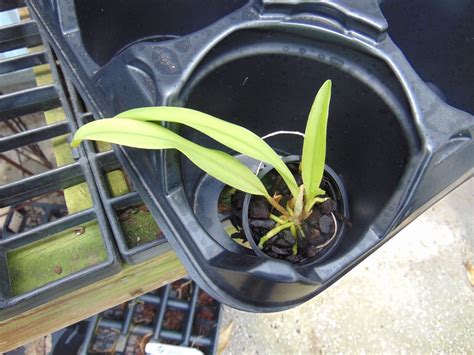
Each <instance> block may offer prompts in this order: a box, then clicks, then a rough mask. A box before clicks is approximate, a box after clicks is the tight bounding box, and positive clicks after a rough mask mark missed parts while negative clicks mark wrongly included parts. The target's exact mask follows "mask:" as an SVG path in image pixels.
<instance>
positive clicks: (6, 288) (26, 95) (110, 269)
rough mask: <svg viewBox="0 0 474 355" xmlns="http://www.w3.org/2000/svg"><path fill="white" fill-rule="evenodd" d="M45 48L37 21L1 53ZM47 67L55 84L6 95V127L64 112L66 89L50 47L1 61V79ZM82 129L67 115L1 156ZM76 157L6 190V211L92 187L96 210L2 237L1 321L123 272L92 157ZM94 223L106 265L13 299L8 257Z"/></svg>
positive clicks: (3, 143) (6, 146)
mask: <svg viewBox="0 0 474 355" xmlns="http://www.w3.org/2000/svg"><path fill="white" fill-rule="evenodd" d="M21 5H23V6H24V4H23V2H22V1H16V2H12V1H10V2H8V1H7V2H5V3H2V5H0V11H3V10H7V9H12V8H15V6H21ZM40 44H41V39H40V36H39V32H38V29H37V26H36V24H35V23H34V22H33V21H26V22H21V23H18V24H15V25H11V26H6V27H0V51H2V52H3V51H8V50H12V49H16V48H22V47H30V46H36V45H40ZM46 63H49V64H50V67H51V72H52V74H53V77H54V79H55V82H54V84H51V85H45V86H41V87H36V88H29V89H19V90H18V91H15V92H10V93H8V94H5V95H3V96H1V95H0V121H1V122H2V123H3V122H5V121H8V120H12V119H15V118H16V117H19V116H22V115H26V114H30V113H35V112H42V111H45V110H49V109H52V108H57V107H61V102H64V101H65V96H64V91H63V87H62V86H61V79H60V77H61V75H62V74H61V72H60V70H61V69H60V68H59V67H58V66H57V65H56V63H55V61H54V60H53V59H52V54H51V52H50V50H49V47H48V46H47V45H45V46H44V49H42V50H40V51H38V52H34V53H28V54H25V55H21V56H18V57H13V58H9V59H3V60H1V61H0V74H7V73H12V72H15V71H19V70H23V69H28V68H32V67H34V66H37V65H40V64H46ZM76 127H77V126H76V123H75V122H74V120H73V119H72V116H71V115H70V114H68V112H67V110H66V120H64V121H61V122H59V123H54V124H50V125H47V126H42V127H38V128H33V129H26V130H23V131H21V132H19V133H15V134H12V135H9V136H7V137H3V138H0V153H3V152H6V151H10V150H12V149H16V148H19V147H24V146H28V145H30V144H33V143H37V142H40V141H44V140H48V139H51V138H54V137H58V136H61V135H64V134H67V133H69V132H73V131H74V130H75V129H76ZM74 154H75V155H76V158H77V160H76V162H74V163H72V164H69V165H66V166H62V167H58V168H53V169H50V170H47V171H45V172H43V173H39V174H36V175H33V176H30V177H26V178H23V179H20V180H17V181H14V182H10V183H7V184H5V185H2V186H0V207H5V206H15V205H19V204H21V203H23V202H25V201H26V200H30V199H33V198H35V197H37V196H40V195H43V194H46V193H48V192H51V191H55V190H63V189H65V188H68V187H71V186H75V185H77V184H80V183H83V182H84V183H86V184H87V188H88V191H89V193H90V195H91V198H92V201H93V206H94V207H93V208H87V209H84V210H81V211H80V212H77V213H73V214H70V215H67V216H65V217H63V218H60V219H58V220H55V221H49V222H46V223H43V224H40V225H38V226H36V227H34V228H32V229H28V230H25V231H23V232H20V233H5V234H3V236H1V233H0V320H2V319H6V318H9V317H11V316H13V315H15V314H18V313H20V312H24V311H25V310H27V309H31V308H33V307H35V306H38V305H40V304H42V303H45V302H47V301H48V300H51V299H53V298H56V297H59V296H60V295H63V294H66V293H68V292H71V291H72V290H74V289H78V288H80V287H82V286H84V285H86V284H89V283H92V282H95V281H98V280H100V279H102V278H105V277H107V276H111V275H113V274H114V273H116V272H118V271H119V270H120V268H121V267H120V262H119V259H118V256H117V254H116V251H115V248H114V245H113V242H112V234H111V231H110V228H109V225H108V222H107V218H106V215H105V212H104V210H103V208H102V205H101V202H100V197H99V194H98V192H97V189H96V185H95V183H94V179H93V176H92V172H91V169H90V167H89V164H88V162H87V158H86V152H85V150H84V148H83V147H80V148H79V149H77V150H75V151H74ZM89 221H97V223H98V225H99V232H100V238H101V240H102V243H103V248H104V251H105V253H106V258H105V260H104V261H103V262H100V263H97V264H94V265H91V266H88V267H86V268H84V269H82V270H80V271H78V272H74V273H71V274H69V275H67V276H64V277H61V278H58V279H57V280H55V281H52V282H49V283H46V284H44V285H42V286H40V287H37V288H35V289H32V290H30V291H27V292H22V293H15V294H13V293H12V287H11V281H12V280H11V279H10V276H11V275H10V272H9V271H10V270H9V264H8V253H9V252H10V251H13V250H16V249H18V248H21V247H25V246H29V245H32V243H35V242H37V241H40V240H44V239H46V238H48V237H51V236H54V235H55V234H56V233H58V232H62V231H64V230H66V229H70V228H79V227H81V225H83V224H84V223H86V222H89ZM71 233H73V231H71ZM58 273H61V271H58Z"/></svg>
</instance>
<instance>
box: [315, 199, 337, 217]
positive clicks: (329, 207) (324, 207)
mask: <svg viewBox="0 0 474 355" xmlns="http://www.w3.org/2000/svg"><path fill="white" fill-rule="evenodd" d="M336 209H337V204H336V201H334V200H331V199H330V200H327V201H324V202H323V203H322V204H321V205H320V206H319V210H320V211H321V212H322V213H323V214H331V213H333V212H334V211H336Z"/></svg>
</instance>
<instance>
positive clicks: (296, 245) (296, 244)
mask: <svg viewBox="0 0 474 355" xmlns="http://www.w3.org/2000/svg"><path fill="white" fill-rule="evenodd" d="M291 251H292V253H293V255H296V253H298V240H297V239H296V238H295V244H293V248H291Z"/></svg>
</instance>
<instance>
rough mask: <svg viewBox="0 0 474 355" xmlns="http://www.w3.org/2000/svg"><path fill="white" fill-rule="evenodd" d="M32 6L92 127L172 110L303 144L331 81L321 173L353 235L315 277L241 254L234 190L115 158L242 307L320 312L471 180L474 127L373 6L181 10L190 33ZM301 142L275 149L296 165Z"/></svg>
mask: <svg viewBox="0 0 474 355" xmlns="http://www.w3.org/2000/svg"><path fill="white" fill-rule="evenodd" d="M27 2H28V4H29V5H30V10H31V11H30V13H31V14H32V16H35V17H36V18H37V19H38V20H39V23H40V25H41V29H42V31H43V34H44V35H45V36H46V37H47V38H48V40H49V41H50V42H51V44H52V46H53V47H54V50H55V52H56V54H57V56H58V58H59V60H60V61H61V64H62V67H63V68H64V69H65V71H66V72H67V73H69V75H70V76H71V79H72V80H73V81H74V85H75V86H77V88H78V90H79V92H80V93H81V96H82V97H83V98H84V100H85V101H87V102H86V103H87V105H88V106H89V107H91V110H92V111H93V114H94V116H95V117H110V116H113V115H116V114H118V113H119V112H121V111H124V110H127V109H131V108H134V107H140V106H161V105H173V106H186V107H189V108H194V109H198V110H201V111H204V112H207V113H210V114H212V115H214V116H217V117H221V118H225V119H226V120H229V121H231V122H233V123H237V124H240V125H242V126H244V127H246V128H248V129H250V130H252V131H253V132H255V133H256V134H257V135H259V136H264V135H265V134H267V133H269V132H272V131H275V129H279V130H297V131H303V130H304V127H305V123H306V118H307V116H308V112H309V108H310V107H311V103H312V100H313V99H314V95H315V90H316V89H317V88H318V87H319V86H320V85H321V84H322V83H323V82H324V81H325V80H326V79H331V80H332V82H333V91H332V99H331V109H330V118H329V123H328V140H327V147H328V149H327V157H326V162H327V164H328V165H329V166H331V167H332V168H333V169H334V170H335V171H336V172H337V174H338V175H339V176H341V178H342V179H343V181H344V187H345V189H346V192H347V195H348V197H349V203H350V206H349V207H350V212H351V216H350V220H351V224H352V227H351V228H346V231H345V235H344V236H343V238H341V240H340V242H339V246H338V247H337V249H336V250H335V251H334V252H332V254H331V255H330V256H329V257H327V259H326V260H324V261H321V262H318V263H317V264H316V265H314V266H312V267H304V268H303V267H300V266H298V265H291V264H290V263H287V262H282V261H279V260H272V259H269V258H267V257H262V256H259V255H256V254H255V253H254V252H252V250H249V249H247V248H245V247H243V246H241V245H239V244H237V243H234V242H233V241H232V240H231V239H230V238H229V236H228V235H227V234H226V232H225V230H224V228H223V227H222V224H221V221H220V219H221V218H222V217H223V216H220V215H219V213H218V212H217V203H218V200H219V195H220V193H221V191H222V189H223V188H224V186H223V184H221V183H219V182H218V181H216V180H214V179H211V178H210V177H208V176H206V175H204V174H203V173H202V171H200V170H199V169H198V168H196V167H195V166H193V164H191V163H190V162H189V161H188V160H186V158H184V157H182V156H180V155H179V154H178V153H176V152H175V151H166V152H158V151H146V152H145V151H142V150H138V149H129V148H125V147H114V149H115V151H116V153H117V156H118V158H119V160H120V161H121V163H122V164H123V165H124V167H125V168H126V169H127V171H128V173H129V176H130V178H131V179H132V180H133V183H134V186H136V188H137V190H138V191H139V193H140V194H141V196H142V197H143V199H144V201H145V203H146V204H147V206H148V207H149V209H150V211H151V213H152V214H153V216H154V217H155V219H156V220H157V222H158V225H159V226H160V228H161V229H162V230H163V232H164V234H165V236H166V237H167V240H168V241H169V243H170V244H171V246H172V247H173V249H174V250H175V251H176V253H177V255H178V256H179V258H180V259H181V261H182V262H183V264H184V265H185V267H186V268H187V270H188V272H189V274H190V275H191V277H192V278H193V279H194V280H195V281H196V282H197V283H198V284H199V285H200V286H201V287H202V288H203V289H205V290H206V292H207V293H209V294H210V295H211V296H213V297H214V298H216V299H218V300H219V301H221V302H222V303H225V304H227V305H230V306H232V307H235V308H240V309H243V310H247V311H253V312H257V311H264V312H269V311H278V310H283V309H287V308H291V307H294V306H296V305H298V304H300V303H302V302H304V301H306V300H308V299H310V298H312V297H314V296H315V295H317V294H318V293H320V292H321V291H323V290H324V289H326V288H327V287H329V286H330V285H331V284H332V283H334V282H335V281H336V280H338V279H339V278H340V277H341V276H342V275H344V274H345V273H347V272H349V271H350V270H351V269H352V268H353V267H354V266H355V265H357V264H358V263H359V262H360V261H362V260H363V259H364V258H365V257H367V256H368V255H369V254H370V253H372V252H374V251H375V250H376V249H377V248H378V247H380V246H381V245H382V244H383V243H384V242H386V241H387V240H389V239H390V238H391V237H393V236H394V235H395V234H396V233H397V232H398V231H399V230H400V229H401V228H403V227H404V226H406V225H407V224H408V223H410V222H411V221H412V220H413V219H415V218H416V217H417V216H418V215H419V214H420V213H422V212H423V211H424V210H425V209H426V208H428V207H429V206H430V205H431V204H432V203H434V202H435V201H436V200H437V199H439V198H441V197H442V196H443V195H444V194H446V193H447V192H448V191H450V190H451V189H453V188H454V187H455V186H457V185H459V184H460V183H461V182H462V181H464V180H465V179H466V178H468V177H469V176H470V175H471V174H472V166H473V161H472V156H474V141H473V139H472V135H473V134H474V120H473V117H472V115H470V114H468V113H466V112H463V111H461V110H459V109H457V108H456V107H453V106H450V105H448V104H447V103H446V102H444V101H443V100H442V98H440V97H439V96H438V94H437V93H436V92H434V91H433V90H432V89H431V87H430V86H429V85H427V84H426V83H425V82H424V81H423V80H422V79H421V78H420V77H419V76H418V74H417V73H416V72H415V70H414V69H413V68H412V67H411V65H410V64H409V62H408V61H407V60H406V58H405V57H404V55H403V53H402V52H401V51H400V49H399V48H398V47H397V46H396V45H395V43H394V42H393V41H392V39H391V37H390V32H389V31H388V25H389V24H388V23H387V21H386V19H385V18H384V17H383V15H382V13H381V11H380V8H379V7H378V4H377V1H375V0H361V1H351V0H327V1H316V2H307V1H272V0H263V1H261V0H248V1H230V2H224V1H216V2H215V3H216V4H217V5H216V6H215V7H213V6H211V7H209V6H200V5H201V2H198V1H196V2H190V1H186V2H185V1H183V3H185V4H186V6H185V8H184V10H186V11H187V12H190V13H193V17H192V20H191V21H190V22H186V23H183V22H182V21H180V19H181V18H182V13H183V12H182V11H183V8H181V7H180V6H176V7H173V6H169V5H167V4H168V3H169V2H166V1H164V0H163V1H161V0H156V1H146V6H145V5H144V3H145V1H140V2H138V3H136V2H133V3H132V2H130V1H128V2H127V1H123V2H121V6H116V4H115V2H112V1H99V2H98V3H97V4H96V5H91V6H89V5H85V4H84V3H85V2H83V1H79V0H76V1H74V0H68V1H57V0H47V1H43V0H28V1H27ZM196 4H197V5H196ZM202 4H204V2H202ZM206 5H208V4H207V3H206ZM167 6H168V7H167ZM209 8H212V9H213V11H212V12H210V11H209ZM132 10H133V14H134V15H133V16H130V15H128V14H129V11H132ZM186 11H185V12H186ZM146 16H151V17H152V19H150V20H147V19H149V17H146ZM137 18H138V19H140V21H137V20H136V19H137ZM137 24H140V25H139V26H138V25H137ZM142 25H143V26H142ZM103 28H106V31H102V30H101V29H103ZM412 37H413V36H412ZM416 37H417V38H419V36H416ZM466 48H468V47H466ZM467 53H468V52H467ZM467 53H466V54H467ZM432 62H433V61H432ZM440 69H442V68H440ZM436 71H439V70H436ZM440 86H442V85H440ZM171 127H172V128H173V129H176V130H179V131H180V133H181V134H182V135H183V136H185V137H187V138H189V139H192V140H194V141H196V142H197V143H200V144H203V145H206V146H209V147H211V148H219V149H222V147H221V146H219V145H217V144H216V143H215V142H213V141H211V140H209V139H206V138H205V137H203V136H202V135H199V134H196V132H193V131H192V130H190V129H187V128H184V127H178V126H175V125H172V126H171ZM296 143H300V142H295V140H291V139H289V140H277V141H275V142H273V143H272V144H271V145H272V146H273V147H274V148H275V149H278V150H280V151H284V152H287V153H288V155H292V154H301V150H300V149H301V147H300V145H299V144H296ZM246 163H248V164H249V165H251V166H252V164H254V163H253V162H249V161H246Z"/></svg>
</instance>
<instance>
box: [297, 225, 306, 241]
mask: <svg viewBox="0 0 474 355" xmlns="http://www.w3.org/2000/svg"><path fill="white" fill-rule="evenodd" d="M296 228H298V231H299V232H300V234H301V236H302V237H303V238H306V234H304V230H303V228H302V227H301V226H300V225H297V226H296Z"/></svg>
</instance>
